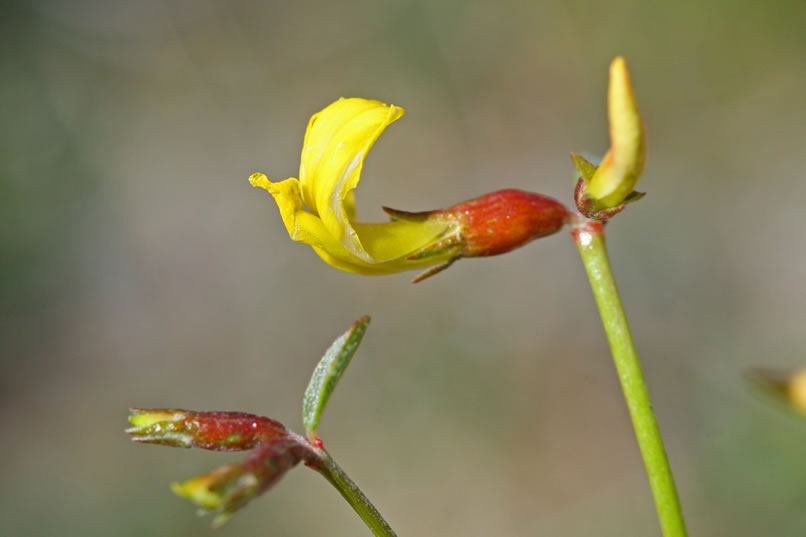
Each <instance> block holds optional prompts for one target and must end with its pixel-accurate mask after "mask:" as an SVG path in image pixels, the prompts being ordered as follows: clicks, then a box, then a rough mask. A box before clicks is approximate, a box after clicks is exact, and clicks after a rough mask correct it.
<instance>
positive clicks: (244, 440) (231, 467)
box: [127, 57, 686, 537]
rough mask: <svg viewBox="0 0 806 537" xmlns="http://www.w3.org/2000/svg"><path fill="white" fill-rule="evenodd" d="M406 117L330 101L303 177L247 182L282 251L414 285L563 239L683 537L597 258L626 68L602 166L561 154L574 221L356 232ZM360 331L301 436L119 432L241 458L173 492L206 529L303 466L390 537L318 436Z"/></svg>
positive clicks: (424, 220)
mask: <svg viewBox="0 0 806 537" xmlns="http://www.w3.org/2000/svg"><path fill="white" fill-rule="evenodd" d="M403 113H404V111H403V109H402V108H400V107H398V106H394V105H388V104H385V103H382V102H380V101H373V100H366V99H359V98H350V99H339V100H338V101H336V102H334V103H332V104H330V105H329V106H327V107H325V108H324V109H323V110H321V111H320V112H318V113H316V114H314V115H313V117H311V120H310V122H309V124H308V129H307V131H306V133H305V139H304V141H303V147H302V157H301V163H300V170H299V178H293V177H292V178H289V179H286V180H284V181H280V182H272V181H270V180H269V179H268V178H267V176H266V175H264V174H262V173H255V174H253V175H252V176H251V177H250V178H249V180H250V182H251V183H252V185H254V186H257V187H261V188H264V189H266V190H268V191H269V193H270V194H271V195H272V197H273V198H274V200H275V202H276V203H277V206H278V208H279V210H280V215H281V217H282V220H283V223H284V224H285V226H286V229H287V230H288V233H289V235H290V236H291V239H293V240H295V241H298V242H303V243H306V244H308V245H310V246H311V247H312V248H313V250H314V251H315V252H316V253H317V254H318V255H319V256H320V257H321V258H322V259H323V260H324V261H326V262H327V263H328V264H330V265H331V266H333V267H335V268H338V269H341V270H345V271H349V272H354V273H359V274H365V275H379V274H389V273H394V272H401V271H407V270H424V272H421V273H420V275H419V276H417V277H416V278H415V280H414V282H419V281H422V280H423V279H425V278H428V277H430V276H433V275H435V274H437V273H439V272H441V271H443V270H445V269H446V268H448V267H449V266H451V264H453V263H454V262H455V261H457V260H458V259H461V258H464V257H486V256H493V255H498V254H503V253H506V252H509V251H511V250H513V249H515V248H519V247H521V246H523V245H524V244H526V243H528V242H530V241H532V240H534V239H537V238H540V237H544V236H547V235H551V234H554V233H556V232H558V231H560V230H561V229H563V228H568V229H569V230H570V234H571V236H572V237H573V239H574V241H575V243H576V245H577V248H578V249H579V252H580V255H581V257H582V261H583V264H584V266H585V269H586V271H587V274H588V279H589V282H590V285H591V288H592V290H593V294H594V297H595V299H596V303H597V305H598V308H599V313H600V315H601V318H602V323H603V325H604V328H605V332H606V334H607V339H608V343H609V345H610V350H611V353H612V355H613V359H614V362H615V365H616V370H617V373H618V378H619V381H620V383H621V386H622V389H623V392H624V397H625V400H626V403H627V408H628V410H629V413H630V417H631V419H632V423H633V427H634V429H635V435H636V439H637V441H638V447H639V449H640V452H641V456H642V458H643V461H644V465H645V467H646V471H647V475H648V478H649V485H650V488H651V490H652V494H653V497H654V499H655V505H656V508H657V514H658V519H659V522H660V526H661V529H662V532H663V535H664V536H665V537H685V535H686V528H685V523H684V521H683V514H682V509H681V507H680V502H679V500H678V496H677V491H676V488H675V483H674V479H673V476H672V471H671V467H670V465H669V461H668V458H667V456H666V450H665V448H664V445H663V440H662V438H661V434H660V429H659V427H658V424H657V421H656V419H655V415H654V412H653V410H652V404H651V401H650V398H649V392H648V390H647V386H646V383H645V381H644V378H643V374H642V372H641V366H640V362H639V361H638V355H637V353H636V350H635V346H634V344H633V341H632V335H631V333H630V328H629V325H628V323H627V318H626V316H625V313H624V309H623V307H622V305H621V300H620V298H619V294H618V290H617V288H616V284H615V280H614V278H613V275H612V273H611V270H610V263H609V260H608V256H607V251H606V248H605V239H604V229H605V225H606V223H607V221H608V220H609V219H611V218H613V217H614V216H615V215H617V214H618V213H620V212H621V211H623V210H624V209H625V207H626V206H627V205H628V204H630V203H632V202H635V201H638V200H640V199H641V198H642V197H643V196H644V194H643V193H639V192H637V191H635V190H634V188H635V185H636V183H637V182H638V180H639V178H640V177H641V174H642V173H643V171H644V167H645V164H646V155H647V143H646V135H645V130H644V125H643V120H642V118H641V114H640V111H639V108H638V104H637V101H636V99H635V96H634V93H633V88H632V83H631V80H630V75H629V72H628V70H627V64H626V62H625V60H624V59H623V58H621V57H618V58H616V59H615V60H613V62H612V63H611V65H610V81H609V86H608V96H607V115H608V120H609V130H610V147H609V149H608V151H607V153H606V154H605V156H604V158H603V159H602V161H601V164H599V165H598V166H597V165H595V164H593V163H591V162H589V161H588V160H586V159H584V158H583V157H581V156H579V155H577V154H573V153H572V155H571V158H572V161H573V164H574V166H575V168H576V170H577V172H578V175H577V180H576V186H575V189H574V201H575V205H576V209H577V210H576V211H573V210H569V209H567V208H566V207H565V206H564V205H562V204H561V203H559V202H557V201H555V200H553V199H551V198H548V197H545V196H542V195H539V194H534V193H531V192H524V191H521V190H511V189H510V190H500V191H497V192H493V193H490V194H486V195H483V196H481V197H478V198H476V199H473V200H470V201H467V202H463V203H459V204H457V205H454V206H452V207H449V208H447V209H441V210H433V211H424V212H406V211H400V210H396V209H390V208H387V207H384V210H385V211H386V212H387V214H389V216H390V217H391V221H390V222H385V223H363V222H359V221H358V220H357V218H356V208H355V200H354V194H353V191H354V189H355V188H356V186H357V185H358V182H359V179H360V174H361V168H362V166H363V163H364V159H365V157H366V155H367V152H368V151H369V150H370V148H371V147H372V145H373V144H374V143H375V141H376V140H377V139H378V137H379V136H380V135H381V133H382V132H383V130H384V129H385V128H386V127H387V126H389V125H390V124H391V123H393V122H394V121H396V120H397V119H399V118H400V117H401V116H402V115H403ZM368 323H369V318H368V317H364V318H362V319H361V320H359V321H358V322H356V323H355V324H353V326H352V327H351V328H350V329H349V330H348V331H347V332H346V333H345V334H344V335H342V336H341V337H339V338H338V339H337V340H336V341H335V342H334V343H333V345H332V346H331V347H330V349H328V351H327V352H326V353H325V356H324V357H323V358H322V360H321V361H320V362H319V364H318V365H317V367H316V369H315V370H314V373H313V376H312V378H311V381H310V384H309V385H308V389H307V390H306V392H305V396H304V399H303V425H304V427H305V431H306V434H305V436H301V435H298V434H296V433H294V432H293V431H291V430H290V429H288V428H286V427H285V426H284V425H282V424H280V423H278V422H276V421H274V420H271V419H269V418H264V417H260V416H255V415H252V414H245V413H239V412H194V411H187V410H169V409H150V410H146V409H134V410H132V413H131V416H130V417H129V421H130V422H131V424H132V427H131V428H129V429H128V430H127V432H128V433H129V435H130V436H131V437H132V439H133V440H135V441H137V442H141V443H153V444H162V445H169V446H174V447H198V448H202V449H208V450H215V451H248V453H247V455H246V456H245V457H244V458H243V459H242V460H241V461H240V462H238V463H234V464H228V465H225V466H221V467H219V468H217V469H215V470H213V471H212V472H210V473H208V474H205V475H203V476H201V477H197V478H194V479H191V480H189V481H185V482H183V483H175V484H174V485H173V490H174V492H176V493H177V494H179V495H180V496H184V497H187V498H189V499H190V500H192V501H193V502H195V503H196V504H198V505H199V506H200V507H201V508H202V510H204V511H212V512H215V513H217V516H216V518H215V519H214V523H215V524H221V523H223V522H224V521H226V520H227V519H228V518H229V517H230V516H231V515H232V514H233V513H234V512H235V511H236V510H238V509H240V508H241V507H243V506H244V505H245V504H246V503H247V502H249V501H250V500H252V499H253V498H254V497H256V496H258V495H260V494H261V493H263V492H265V491H266V490H267V489H268V488H269V487H271V486H272V485H273V484H274V483H276V482H277V481H278V480H279V479H280V478H281V477H282V476H283V475H284V474H285V472H286V471H288V470H289V469H291V468H293V467H294V466H296V465H297V464H298V463H300V462H302V463H304V464H305V465H306V466H308V467H310V468H313V469H314V470H316V471H318V472H319V473H320V474H322V475H323V476H324V477H325V478H326V479H327V480H328V481H329V482H330V483H331V484H332V485H333V486H334V487H335V488H336V489H337V490H338V491H339V492H340V493H341V495H342V496H343V497H344V498H345V499H346V500H347V501H348V503H349V504H350V505H351V506H352V507H353V508H354V509H355V511H356V512H357V513H358V514H359V515H360V516H361V518H362V520H363V521H364V522H365V523H366V525H367V527H368V528H369V529H370V530H371V531H372V533H373V534H374V535H376V536H386V537H389V536H393V535H395V533H394V532H393V531H392V529H391V528H390V527H389V525H388V524H387V523H386V522H385V521H384V519H383V518H382V517H381V515H380V514H379V513H378V511H377V509H375V507H373V505H372V504H371V503H370V502H369V500H368V499H367V498H366V497H365V496H364V494H363V493H362V492H361V491H360V489H359V488H358V487H357V486H356V485H355V483H353V481H352V480H351V479H350V478H349V477H348V476H347V474H346V473H345V472H344V471H343V470H342V469H341V468H340V467H339V466H338V465H337V464H336V463H335V461H334V460H333V458H332V457H331V456H330V454H329V453H328V452H327V451H326V450H325V448H324V444H323V442H322V440H321V439H320V438H319V436H318V434H317V432H316V431H317V427H318V424H319V421H320V418H321V416H322V413H323V411H324V409H325V406H326V404H327V401H328V398H329V397H330V394H331V393H332V392H333V390H334V389H335V387H336V384H337V383H338V381H339V379H340V377H341V375H342V374H343V372H344V370H345V369H346V367H347V365H348V364H349V362H350V359H351V358H352V356H353V354H354V353H355V351H356V348H357V347H358V344H359V343H360V341H361V338H362V337H363V335H364V332H365V330H366V327H367V324H368Z"/></svg>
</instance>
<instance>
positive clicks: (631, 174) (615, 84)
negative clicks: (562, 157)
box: [573, 56, 647, 220]
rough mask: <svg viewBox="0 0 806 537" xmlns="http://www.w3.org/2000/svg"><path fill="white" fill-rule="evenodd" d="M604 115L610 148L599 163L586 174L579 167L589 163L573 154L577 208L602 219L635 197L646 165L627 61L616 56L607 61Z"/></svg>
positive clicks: (645, 151)
mask: <svg viewBox="0 0 806 537" xmlns="http://www.w3.org/2000/svg"><path fill="white" fill-rule="evenodd" d="M607 117H608V121H609V125H610V129H609V130H610V149H609V150H608V152H607V154H606V155H605V157H604V159H602V163H601V164H600V165H599V166H598V167H596V168H595V169H594V171H593V172H592V173H590V171H591V170H587V169H582V168H581V167H580V164H582V165H583V167H584V168H587V167H588V165H589V164H590V163H587V161H585V162H582V161H584V159H581V160H578V158H577V157H576V156H574V157H573V158H574V163H575V164H576V165H577V169H578V170H579V171H580V174H581V176H582V179H581V180H580V182H579V185H578V187H577V196H576V198H577V199H576V201H577V207H578V208H579V210H580V211H581V212H582V213H583V214H585V215H586V216H589V217H591V218H596V219H600V220H606V219H607V218H608V217H609V216H612V215H613V214H615V213H616V212H618V211H620V210H621V209H623V208H624V204H625V203H628V202H630V201H635V200H636V199H638V198H636V194H637V193H634V192H633V188H634V187H635V184H636V183H637V182H638V179H639V178H640V177H641V174H642V173H643V172H644V167H645V166H646V156H647V144H646V132H645V129H644V124H643V120H642V118H641V112H640V110H639V109H638V103H637V101H636V99H635V94H634V93H633V88H632V82H631V80H630V73H629V71H628V70H627V62H626V61H625V60H624V58H622V57H620V56H619V57H617V58H616V59H614V60H613V62H612V63H611V64H610V83H609V86H608V94H607ZM598 213H601V215H598ZM599 216H601V218H600V217H599Z"/></svg>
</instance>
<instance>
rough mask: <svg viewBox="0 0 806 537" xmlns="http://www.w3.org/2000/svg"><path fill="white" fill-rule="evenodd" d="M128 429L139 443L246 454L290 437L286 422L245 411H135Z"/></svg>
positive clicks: (137, 409)
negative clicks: (256, 448)
mask: <svg viewBox="0 0 806 537" xmlns="http://www.w3.org/2000/svg"><path fill="white" fill-rule="evenodd" d="M131 412H132V415H131V416H129V421H130V422H131V424H132V425H134V427H130V428H129V429H127V430H126V432H127V433H129V435H130V436H131V437H132V440H134V441H135V442H140V443H144V444H161V445H166V446H173V447H186V448H189V447H196V448H201V449H209V450H212V451H243V450H247V449H252V448H254V447H255V446H257V445H258V444H261V443H263V442H265V441H267V440H270V439H272V438H277V437H281V436H284V435H287V434H288V429H286V428H285V426H284V425H283V424H282V423H279V422H277V421H274V420H272V419H269V418H264V417H262V416H255V415H254V414H247V413H245V412H197V411H193V410H180V409H141V408H133V409H132V410H131Z"/></svg>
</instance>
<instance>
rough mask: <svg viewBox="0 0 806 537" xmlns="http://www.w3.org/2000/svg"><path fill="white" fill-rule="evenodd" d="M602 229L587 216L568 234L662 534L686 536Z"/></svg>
mask: <svg viewBox="0 0 806 537" xmlns="http://www.w3.org/2000/svg"><path fill="white" fill-rule="evenodd" d="M602 228H603V226H602V224H600V223H599V222H594V221H586V222H582V223H580V224H578V225H577V227H576V228H575V229H574V230H573V231H572V232H571V234H572V235H573V236H574V242H576V245H577V248H578V249H579V253H580V254H581V255H582V261H583V263H584V264H585V270H586V271H587V273H588V279H589V280H590V284H591V288H592V289H593V294H594V296H595V297H596V303H597V304H598V305H599V314H600V315H601V317H602V324H603V325H604V329H605V332H606V333H607V340H608V342H609V343H610V351H611V352H612V353H613V360H614V361H615V363H616V369H617V370H618V377H619V380H620V381H621V388H622V390H623V391H624V398H625V399H626V401H627V408H628V409H629V411H630V418H632V424H633V428H634V429H635V436H636V438H637V439H638V447H639V449H640V450H641V456H642V457H643V459H644V466H646V471H647V475H648V476H649V485H650V487H651V488H652V494H653V495H654V497H655V506H656V507H657V510H658V519H659V520H660V526H661V529H662V530H663V535H664V536H665V537H685V536H686V525H685V522H684V521H683V511H682V509H681V508H680V500H679V499H678V497H677V489H676V488H675V484H674V477H673V476H672V470H671V468H670V467H669V459H668V458H667V457H666V449H665V448H664V447H663V439H662V438H661V434H660V429H659V428H658V422H657V420H656V419H655V414H654V412H653V411H652V402H651V401H650V399H649V392H648V391H647V387H646V383H645V382H644V375H643V373H642V372H641V364H640V362H639V361H638V355H637V354H636V352H635V345H634V344H633V341H632V335H631V334H630V326H629V325H628V324H627V317H626V316H625V314H624V308H623V307H622V305H621V299H620V298H619V294H618V289H616V282H615V280H614V279H613V274H612V273H611V271H610V261H609V260H608V258H607V249H606V247H605V240H604V232H603V229H602Z"/></svg>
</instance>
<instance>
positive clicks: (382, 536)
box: [309, 449, 397, 537]
mask: <svg viewBox="0 0 806 537" xmlns="http://www.w3.org/2000/svg"><path fill="white" fill-rule="evenodd" d="M317 452H318V455H319V457H318V460H317V461H316V463H315V464H309V466H311V467H312V468H313V469H314V470H316V471H317V472H319V473H320V474H322V475H323V476H324V477H325V479H327V480H328V481H329V482H330V484H331V485H333V486H334V487H336V489H337V490H338V491H339V492H340V493H341V495H342V496H343V497H344V499H345V500H347V503H349V504H350V506H352V508H353V509H354V510H355V512H356V513H358V516H360V517H361V520H363V521H364V524H366V525H367V527H368V528H369V529H370V531H371V532H372V534H373V535H375V537H397V535H396V534H395V532H394V530H392V528H391V527H389V524H387V523H386V520H384V519H383V517H382V516H381V514H380V513H379V512H378V510H377V509H375V506H374V505H372V503H371V502H370V501H369V499H368V498H367V497H366V496H364V493H363V492H361V489H359V488H358V485H356V484H355V483H353V480H352V479H350V477H349V476H348V475H347V474H346V473H345V472H344V470H342V469H341V467H340V466H339V465H338V464H336V461H334V460H333V458H332V457H331V456H330V454H329V453H328V452H327V451H325V450H324V449H319V450H317Z"/></svg>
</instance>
